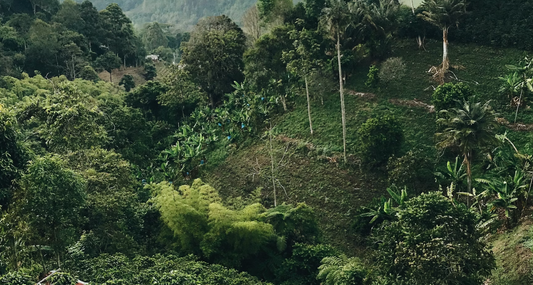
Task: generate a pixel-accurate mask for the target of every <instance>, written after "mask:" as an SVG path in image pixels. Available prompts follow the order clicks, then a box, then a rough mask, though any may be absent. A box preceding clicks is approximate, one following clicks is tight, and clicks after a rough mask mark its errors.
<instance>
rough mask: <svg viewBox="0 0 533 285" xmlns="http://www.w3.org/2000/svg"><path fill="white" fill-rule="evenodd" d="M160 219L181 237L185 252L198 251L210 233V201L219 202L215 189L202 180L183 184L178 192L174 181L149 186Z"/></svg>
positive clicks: (180, 240) (177, 236) (181, 244)
mask: <svg viewBox="0 0 533 285" xmlns="http://www.w3.org/2000/svg"><path fill="white" fill-rule="evenodd" d="M149 187H150V188H151V191H152V193H153V194H154V195H155V198H154V199H153V201H154V203H155V205H156V206H157V208H158V209H159V212H160V213H161V219H162V220H163V222H164V223H165V224H166V225H167V226H168V227H169V228H170V229H171V230H172V232H173V233H174V236H175V237H176V238H178V239H179V244H180V246H181V249H182V250H183V251H184V252H188V253H196V254H199V253H200V252H199V249H200V241H201V240H202V239H203V236H204V235H205V234H206V233H207V232H208V230H209V228H208V223H207V220H208V209H209V204H211V203H216V202H220V197H219V196H218V193H217V192H216V190H215V189H214V188H212V187H211V186H209V185H205V184H203V182H202V181H201V180H199V179H197V180H195V181H194V183H193V184H192V186H188V185H184V186H181V187H180V188H179V191H175V190H174V188H173V186H172V184H170V183H168V182H161V183H159V184H152V185H149Z"/></svg>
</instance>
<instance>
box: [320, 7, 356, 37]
mask: <svg viewBox="0 0 533 285" xmlns="http://www.w3.org/2000/svg"><path fill="white" fill-rule="evenodd" d="M328 2H329V3H328V5H327V6H326V8H324V11H323V13H324V16H323V17H322V18H321V19H320V25H321V26H322V27H324V28H325V29H327V30H328V32H329V34H330V35H331V37H332V38H335V37H336V36H337V34H338V33H342V32H343V31H344V29H346V27H348V26H349V25H350V24H351V23H352V21H351V17H350V7H349V5H348V3H347V2H346V1H344V0H330V1H328Z"/></svg>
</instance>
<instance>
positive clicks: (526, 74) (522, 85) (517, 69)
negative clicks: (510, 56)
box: [504, 57, 533, 123]
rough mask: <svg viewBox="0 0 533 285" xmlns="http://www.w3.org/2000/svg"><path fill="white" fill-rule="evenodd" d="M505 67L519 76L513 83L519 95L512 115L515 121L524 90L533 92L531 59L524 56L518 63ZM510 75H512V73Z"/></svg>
mask: <svg viewBox="0 0 533 285" xmlns="http://www.w3.org/2000/svg"><path fill="white" fill-rule="evenodd" d="M506 67H507V69H508V70H509V71H510V72H513V73H516V77H518V78H520V79H517V82H516V85H515V88H516V89H517V90H518V91H520V97H519V99H518V104H517V106H516V112H515V117H514V122H515V123H516V117H517V116H518V110H519V109H520V106H521V105H522V97H523V95H524V91H529V92H533V59H530V58H528V57H525V58H524V59H523V60H521V61H520V62H519V63H518V65H506ZM508 77H509V76H508ZM511 77H514V75H512V76H511ZM512 80H514V79H512ZM504 86H505V85H504Z"/></svg>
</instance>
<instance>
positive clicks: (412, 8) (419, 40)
mask: <svg viewBox="0 0 533 285" xmlns="http://www.w3.org/2000/svg"><path fill="white" fill-rule="evenodd" d="M411 11H413V15H415V16H416V12H415V3H414V2H413V0H411ZM416 42H417V43H418V48H419V49H422V48H424V43H423V42H422V38H421V37H420V35H418V36H417V37H416Z"/></svg>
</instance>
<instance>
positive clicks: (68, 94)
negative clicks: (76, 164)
mask: <svg viewBox="0 0 533 285" xmlns="http://www.w3.org/2000/svg"><path fill="white" fill-rule="evenodd" d="M43 101H44V102H42V105H43V106H42V111H41V112H39V115H38V116H37V117H36V119H37V120H38V122H39V126H38V127H37V129H36V130H35V131H36V132H37V133H38V135H39V137H40V138H41V139H42V140H43V141H44V142H45V143H46V145H47V146H48V147H49V149H50V150H51V151H53V152H58V153H65V152H69V151H75V150H79V149H85V148H91V147H97V146H100V145H103V144H104V143H105V142H106V140H107V134H106V131H105V129H104V128H103V126H101V125H99V124H98V120H99V119H100V118H101V117H102V116H103V114H102V112H101V111H100V110H99V109H98V101H96V99H94V98H92V97H91V96H89V95H88V94H86V93H84V92H82V91H81V90H79V89H78V87H77V86H75V85H74V84H69V83H62V84H61V85H60V86H59V88H58V90H57V92H56V93H54V94H51V95H48V96H47V97H46V98H45V99H44V100H43Z"/></svg>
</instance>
